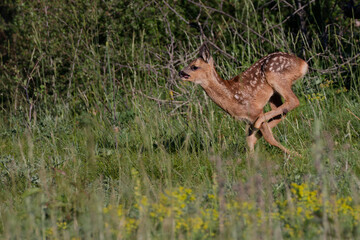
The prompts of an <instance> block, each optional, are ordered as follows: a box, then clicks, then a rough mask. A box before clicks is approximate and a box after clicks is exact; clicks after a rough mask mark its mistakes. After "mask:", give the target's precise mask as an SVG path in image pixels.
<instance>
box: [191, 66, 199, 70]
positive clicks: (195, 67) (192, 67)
mask: <svg viewBox="0 0 360 240" xmlns="http://www.w3.org/2000/svg"><path fill="white" fill-rule="evenodd" d="M190 69H191V70H193V71H195V70H196V69H198V67H197V66H195V65H192V66H191V67H190Z"/></svg>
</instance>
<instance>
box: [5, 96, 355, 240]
mask: <svg viewBox="0 0 360 240" xmlns="http://www.w3.org/2000/svg"><path fill="white" fill-rule="evenodd" d="M330 93H333V95H330V96H329V97H328V96H327V95H326V98H321V99H316V98H314V99H312V98H310V99H309V97H308V96H306V95H304V94H302V93H301V92H297V94H298V95H300V98H301V102H302V103H301V106H300V107H299V108H298V109H296V110H295V111H293V112H291V113H290V114H289V115H288V118H287V120H286V121H285V122H284V123H282V124H281V125H280V126H279V128H278V129H276V130H275V132H276V135H277V137H278V139H279V140H280V141H281V142H282V143H284V144H285V145H287V146H288V147H290V148H292V149H296V150H297V151H298V152H300V153H301V154H302V155H303V156H304V158H302V159H300V158H288V157H287V156H284V155H283V153H282V152H281V151H279V150H278V149H276V148H274V147H271V146H269V145H267V144H266V143H265V141H263V140H262V141H260V143H258V145H257V149H256V150H257V153H256V156H255V157H253V158H252V157H250V156H248V155H247V154H246V152H245V150H244V147H245V140H244V135H245V133H244V124H243V123H240V122H237V121H235V120H233V119H232V118H230V117H228V116H226V115H225V114H224V113H223V112H222V110H220V109H218V108H217V107H216V106H215V105H214V104H213V103H210V102H209V101H208V99H204V98H207V97H200V99H199V101H197V102H196V101H194V102H190V103H189V104H188V106H186V114H184V115H179V114H177V115H174V116H171V115H169V114H168V113H169V112H170V111H171V109H169V108H168V109H164V108H163V107H158V106H157V103H156V102H154V101H151V100H148V99H146V98H145V97H141V96H137V97H134V98H133V99H132V109H131V111H132V115H131V117H132V119H129V120H127V123H126V124H123V125H122V126H121V127H119V128H114V127H113V125H112V124H108V123H106V122H105V121H103V120H102V117H101V115H100V114H99V113H98V112H96V111H94V112H90V113H83V114H82V115H80V116H76V115H75V116H74V115H72V114H71V113H70V111H69V110H66V108H62V107H61V106H60V107H59V109H60V111H61V112H59V114H58V115H56V116H55V117H54V116H53V115H52V114H48V113H46V112H40V113H38V114H37V115H38V116H37V119H33V121H32V122H31V123H30V127H26V126H24V124H23V123H22V122H21V119H20V118H17V117H14V116H13V118H7V119H5V118H3V120H2V122H1V132H2V137H1V142H0V149H1V170H2V171H1V215H0V216H1V225H0V226H1V233H2V236H3V237H4V238H24V237H26V236H32V237H33V238H49V239H59V238H64V239H77V238H134V237H138V238H140V237H145V238H150V237H151V238H161V239H163V238H169V237H174V238H195V239H198V238H200V239H207V238H211V237H214V238H217V237H221V238H222V237H226V238H245V239H253V238H259V237H261V236H267V237H266V238H277V237H279V236H282V237H283V238H291V239H293V238H306V239H309V238H319V237H320V236H330V237H333V238H344V237H347V238H356V237H357V236H359V228H358V225H359V224H360V222H359V218H358V216H359V206H360V199H359V197H358V196H359V185H358V180H359V171H360V165H359V161H358V159H359V158H358V156H359V154H360V148H359V143H358V142H359V141H358V140H359V136H358V134H359V133H358V132H357V129H359V124H360V121H359V119H357V118H356V117H355V116H359V112H358V108H357V107H356V106H357V100H356V99H358V96H357V95H356V93H353V92H347V93H346V94H343V93H339V94H337V93H336V90H331V91H330ZM351 98H353V99H354V100H351ZM206 102H209V103H208V104H204V103H206ZM338 102H341V103H345V105H338V104H337V103H338ZM264 234H265V235H264Z"/></svg>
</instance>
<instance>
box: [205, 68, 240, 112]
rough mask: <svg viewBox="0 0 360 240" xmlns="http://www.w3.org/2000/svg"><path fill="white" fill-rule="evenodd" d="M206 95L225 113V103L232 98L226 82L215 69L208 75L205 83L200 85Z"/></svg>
mask: <svg viewBox="0 0 360 240" xmlns="http://www.w3.org/2000/svg"><path fill="white" fill-rule="evenodd" d="M201 86H202V88H203V89H204V90H205V92H206V93H207V95H208V96H209V97H210V98H211V99H212V100H213V101H214V102H215V103H216V104H218V105H219V106H220V107H221V108H223V109H224V110H225V111H227V107H226V103H228V102H229V99H231V97H232V95H233V94H232V93H231V92H230V89H229V88H228V82H227V81H226V80H224V79H222V78H221V77H220V76H219V74H218V73H217V72H216V70H215V69H213V71H212V72H211V73H210V74H209V76H208V79H207V81H206V83H204V84H201Z"/></svg>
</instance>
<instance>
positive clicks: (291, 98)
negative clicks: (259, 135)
mask: <svg viewBox="0 0 360 240" xmlns="http://www.w3.org/2000/svg"><path fill="white" fill-rule="evenodd" d="M280 77H281V76H278V79H281V78H280ZM274 78H275V77H273V78H272V79H274ZM268 82H269V84H272V87H273V88H274V90H275V91H276V92H277V93H278V94H280V95H281V96H282V97H284V103H283V104H281V105H280V106H279V107H277V108H276V109H272V110H271V111H269V112H267V113H264V114H261V115H260V117H259V118H258V119H257V120H256V122H255V124H254V127H255V128H258V129H259V128H260V126H261V124H262V123H264V122H266V121H269V120H270V119H272V118H274V117H276V116H279V115H282V114H286V113H287V112H289V111H291V110H293V109H294V108H296V107H297V106H299V99H298V98H297V97H296V95H295V94H294V92H293V91H292V90H291V84H290V85H289V84H288V83H287V81H278V80H277V81H273V82H272V81H270V80H268Z"/></svg>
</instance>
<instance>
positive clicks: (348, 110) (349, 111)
mask: <svg viewBox="0 0 360 240" xmlns="http://www.w3.org/2000/svg"><path fill="white" fill-rule="evenodd" d="M345 110H346V111H347V112H348V113H350V114H351V115H353V116H354V117H355V118H356V119H357V120H359V121H360V118H359V117H358V116H356V115H355V114H354V113H353V112H352V111H351V110H350V109H348V108H345Z"/></svg>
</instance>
